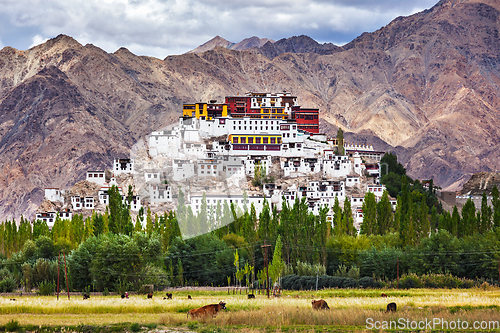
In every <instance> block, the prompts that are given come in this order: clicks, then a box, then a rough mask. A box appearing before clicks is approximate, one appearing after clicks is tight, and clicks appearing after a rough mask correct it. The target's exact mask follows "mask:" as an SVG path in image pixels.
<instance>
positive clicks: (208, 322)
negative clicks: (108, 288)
mask: <svg viewBox="0 0 500 333" xmlns="http://www.w3.org/2000/svg"><path fill="white" fill-rule="evenodd" d="M382 292H384V293H386V294H387V295H388V296H389V297H388V298H382V297H380V295H381V293H382ZM188 294H190V295H191V296H192V298H193V299H192V300H188V299H187V295H188ZM164 296H165V294H164V293H161V294H160V293H156V294H155V296H154V297H153V299H147V298H146V296H144V295H132V296H131V297H130V298H129V299H121V298H120V297H119V296H91V298H90V299H89V300H83V299H82V297H81V296H78V297H77V296H72V298H71V300H68V299H67V298H66V297H60V299H59V300H57V299H56V297H55V296H4V297H0V325H6V324H8V323H9V322H12V321H16V322H17V323H18V324H19V325H21V326H29V325H31V326H35V327H37V326H38V327H40V326H53V327H61V326H69V327H72V330H75V331H76V330H79V329H78V328H77V326H80V327H83V326H82V325H90V326H93V327H97V326H105V325H121V326H116V327H118V328H119V329H116V330H128V331H137V329H138V327H141V326H142V329H139V330H143V331H144V330H148V327H149V328H151V327H155V326H156V325H158V327H163V326H164V327H177V328H179V330H194V331H200V332H208V331H210V332H213V331H217V332H222V331H228V332H236V331H238V332H267V331H283V332H285V331H286V332H293V331H301V332H302V331H304V332H309V331H325V330H326V331H346V330H351V331H363V330H365V329H366V323H367V318H372V320H373V321H380V322H382V321H397V320H398V319H399V318H405V319H408V320H413V321H422V320H426V319H427V320H432V318H441V320H447V321H455V320H457V319H460V320H461V321H464V320H466V321H470V322H473V321H482V320H486V321H489V320H500V290H499V289H496V288H490V289H489V290H483V289H467V290H462V289H453V290H445V289H414V290H383V291H381V290H362V289H351V290H341V289H330V290H321V291H317V292H312V291H303V292H286V291H285V292H284V295H283V297H280V298H270V299H267V297H266V296H264V295H256V299H254V300H249V299H247V296H246V294H242V295H240V294H236V295H233V294H232V293H231V294H230V295H228V293H227V290H226V291H193V290H191V291H189V292H188V291H183V292H175V291H174V297H173V299H172V300H164V299H163V297H164ZM13 297H15V298H16V300H15V301H12V300H10V299H11V298H13ZM320 298H322V299H324V300H326V301H327V302H328V305H329V306H330V310H326V311H314V310H312V309H311V300H313V299H320ZM221 300H223V301H225V302H226V307H227V310H226V311H223V312H222V313H220V314H219V315H218V316H217V317H216V318H205V319H200V320H196V321H194V320H192V319H189V318H187V316H186V313H187V311H188V310H189V309H193V308H197V307H201V306H203V305H206V304H211V303H218V302H219V301H221ZM389 302H395V303H396V304H397V306H398V311H397V312H396V313H385V312H384V310H385V308H386V305H387V304H388V303H389ZM124 323H127V324H126V325H124ZM131 325H135V328H134V327H133V326H131ZM144 325H149V326H148V327H146V326H144ZM129 326H130V327H132V329H130V327H129ZM112 330H113V329H112ZM81 331H85V329H82V330H81ZM95 331H100V330H99V329H97V330H95Z"/></svg>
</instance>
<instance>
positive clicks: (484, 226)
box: [479, 192, 493, 234]
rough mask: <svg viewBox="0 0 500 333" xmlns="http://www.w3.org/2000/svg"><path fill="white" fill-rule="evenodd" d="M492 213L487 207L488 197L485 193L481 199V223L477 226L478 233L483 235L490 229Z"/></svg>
mask: <svg viewBox="0 0 500 333" xmlns="http://www.w3.org/2000/svg"><path fill="white" fill-rule="evenodd" d="M492 215H493V212H492V210H491V207H490V206H489V205H488V197H487V196H486V192H483V197H482V200H481V223H480V226H479V232H480V233H482V234H484V233H485V232H486V231H488V230H490V229H491V218H492Z"/></svg>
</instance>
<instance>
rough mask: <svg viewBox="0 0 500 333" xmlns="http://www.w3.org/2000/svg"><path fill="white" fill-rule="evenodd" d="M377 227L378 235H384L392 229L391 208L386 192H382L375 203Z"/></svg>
mask: <svg viewBox="0 0 500 333" xmlns="http://www.w3.org/2000/svg"><path fill="white" fill-rule="evenodd" d="M377 225H378V233H379V234H380V235H385V234H386V233H387V232H389V230H390V229H391V228H393V225H392V206H391V201H390V200H389V194H388V193H387V191H384V193H383V194H382V198H381V199H380V201H379V202H378V203H377Z"/></svg>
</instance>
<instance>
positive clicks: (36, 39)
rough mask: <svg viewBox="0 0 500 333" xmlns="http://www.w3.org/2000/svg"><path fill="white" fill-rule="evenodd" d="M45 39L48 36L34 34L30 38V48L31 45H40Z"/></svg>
mask: <svg viewBox="0 0 500 333" xmlns="http://www.w3.org/2000/svg"><path fill="white" fill-rule="evenodd" d="M47 40H48V38H44V37H42V36H40V35H35V36H33V38H32V39H31V41H32V43H31V45H30V48H31V47H33V46H37V45H40V44H42V43H45V42H46V41H47Z"/></svg>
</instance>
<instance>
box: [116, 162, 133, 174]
mask: <svg viewBox="0 0 500 333" xmlns="http://www.w3.org/2000/svg"><path fill="white" fill-rule="evenodd" d="M133 172H134V160H133V159H130V158H115V159H114V161H113V174H115V175H119V174H123V173H133Z"/></svg>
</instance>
